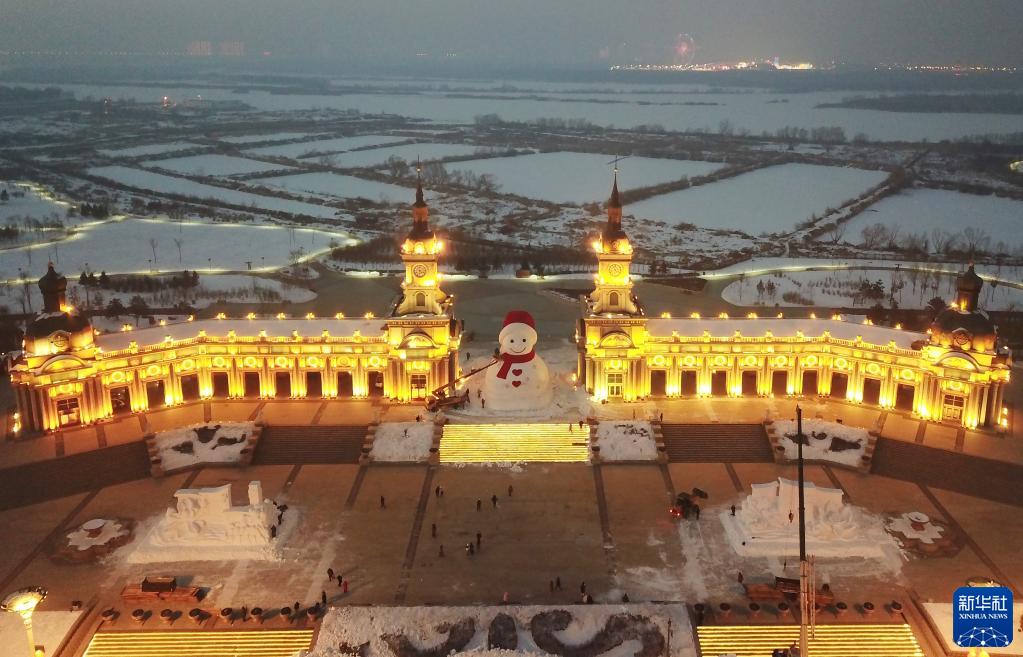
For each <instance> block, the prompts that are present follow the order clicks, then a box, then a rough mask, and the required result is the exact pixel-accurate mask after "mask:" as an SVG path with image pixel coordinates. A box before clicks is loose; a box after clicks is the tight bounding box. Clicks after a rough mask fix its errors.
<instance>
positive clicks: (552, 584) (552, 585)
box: [550, 579, 554, 593]
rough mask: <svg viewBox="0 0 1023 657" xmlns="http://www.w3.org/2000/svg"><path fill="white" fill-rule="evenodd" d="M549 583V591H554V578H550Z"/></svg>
mask: <svg viewBox="0 0 1023 657" xmlns="http://www.w3.org/2000/svg"><path fill="white" fill-rule="evenodd" d="M550 585H551V593H554V580H553V579H552V580H550Z"/></svg>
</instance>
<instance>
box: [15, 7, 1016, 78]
mask: <svg viewBox="0 0 1023 657" xmlns="http://www.w3.org/2000/svg"><path fill="white" fill-rule="evenodd" d="M0 5H2V11H0V50H6V49H11V50H22V49H63V48H74V49H87V50H104V49H126V50H141V51H154V50H160V49H167V50H183V49H184V48H185V45H186V44H187V43H188V42H190V41H197V40H208V41H211V42H213V43H214V44H215V45H214V47H216V44H219V43H220V42H222V41H243V42H244V43H245V48H246V50H247V51H248V52H249V53H256V52H261V51H273V52H274V53H276V54H281V55H298V56H313V57H325V58H329V59H333V60H336V61H338V62H339V63H342V64H343V63H345V62H349V63H352V64H353V65H354V64H357V63H362V62H376V63H382V64H400V63H401V62H403V61H409V60H410V59H412V58H413V57H414V56H415V54H416V53H417V52H426V53H430V55H431V57H440V56H443V54H444V53H447V52H450V53H457V55H458V56H459V57H462V58H466V59H468V60H471V61H473V62H476V63H479V64H493V65H497V66H514V65H525V66H537V65H539V66H544V65H548V66H551V67H572V66H595V65H603V64H606V63H633V62H647V63H670V62H671V61H672V60H673V50H674V46H675V44H676V42H677V39H678V37H679V35H680V34H683V33H684V34H689V35H691V36H692V38H693V39H694V40H695V42H696V44H697V51H696V54H695V60H696V61H697V62H710V61H722V60H735V59H740V58H758V59H762V58H770V57H775V56H777V57H780V58H782V59H783V60H789V61H795V60H810V61H814V62H817V63H819V64H820V63H826V62H829V61H831V60H833V59H834V60H838V61H840V62H846V63H850V64H860V65H862V64H867V65H870V64H874V63H878V62H909V63H936V64H956V63H962V64H1011V65H1023V30H1021V28H1023V1H1020V0H974V1H971V2H967V1H964V0H674V1H667V0H505V1H503V2H502V1H497V0H291V1H288V0H3V2H2V3H0Z"/></svg>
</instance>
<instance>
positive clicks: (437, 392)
mask: <svg viewBox="0 0 1023 657" xmlns="http://www.w3.org/2000/svg"><path fill="white" fill-rule="evenodd" d="M499 362H501V359H500V358H495V359H494V360H492V361H490V362H489V363H487V364H486V365H483V366H482V367H477V368H476V369H474V370H471V371H470V372H469V373H468V374H463V375H462V376H460V377H458V378H457V379H455V380H454V381H450V382H448V383H445V384H444V385H442V386H440V387H439V388H437V389H436V390H434V391H433V392H431V393H430V394H431V395H433V396H434V397H443V396H446V395H447V390H448V389H451V390H453V389H454V388H455V386H457V385H458V384H459V383H461V382H462V381H464V380H466V379H468V378H469V377H470V376H473V375H474V374H478V373H479V372H482V371H483V370H485V369H487V368H488V367H493V366H494V365H496V364H497V363H499Z"/></svg>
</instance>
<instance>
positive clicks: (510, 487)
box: [508, 484, 515, 497]
mask: <svg viewBox="0 0 1023 657" xmlns="http://www.w3.org/2000/svg"><path fill="white" fill-rule="evenodd" d="M514 490H515V489H514V488H512V485H511V484H508V497H511V496H512V491H514Z"/></svg>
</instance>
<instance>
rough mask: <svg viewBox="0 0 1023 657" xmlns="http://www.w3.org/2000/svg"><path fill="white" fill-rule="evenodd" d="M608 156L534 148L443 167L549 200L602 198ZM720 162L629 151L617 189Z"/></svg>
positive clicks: (691, 172) (704, 169) (608, 190)
mask: <svg viewBox="0 0 1023 657" xmlns="http://www.w3.org/2000/svg"><path fill="white" fill-rule="evenodd" d="M614 157H615V156H614V155H602V154H599V153H569V152H558V153H534V154H532V155H518V156H515V157H497V158H489V159H485V160H467V161H465V162H455V163H452V164H450V165H448V166H447V169H448V170H449V171H456V170H457V171H472V172H474V173H476V174H487V175H491V176H493V177H494V180H495V181H496V182H497V184H498V185H499V190H500V191H501V192H502V193H505V194H517V195H519V196H526V197H528V198H535V199H539V200H542V201H551V202H554V203H590V202H603V201H606V200H607V197H608V195H609V194H610V193H611V164H610V161H611V160H613V159H614ZM721 166H722V165H720V164H717V163H714V162H696V161H692V160H669V159H662V158H652V157H630V158H628V159H627V160H624V161H623V162H622V164H621V171H620V172H619V174H618V184H619V187H620V188H621V189H623V190H625V189H629V188H630V187H648V186H650V185H657V184H660V183H665V182H670V181H672V180H678V179H680V178H682V177H692V176H699V175H703V174H706V173H710V172H711V171H714V170H716V169H720V168H721Z"/></svg>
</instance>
